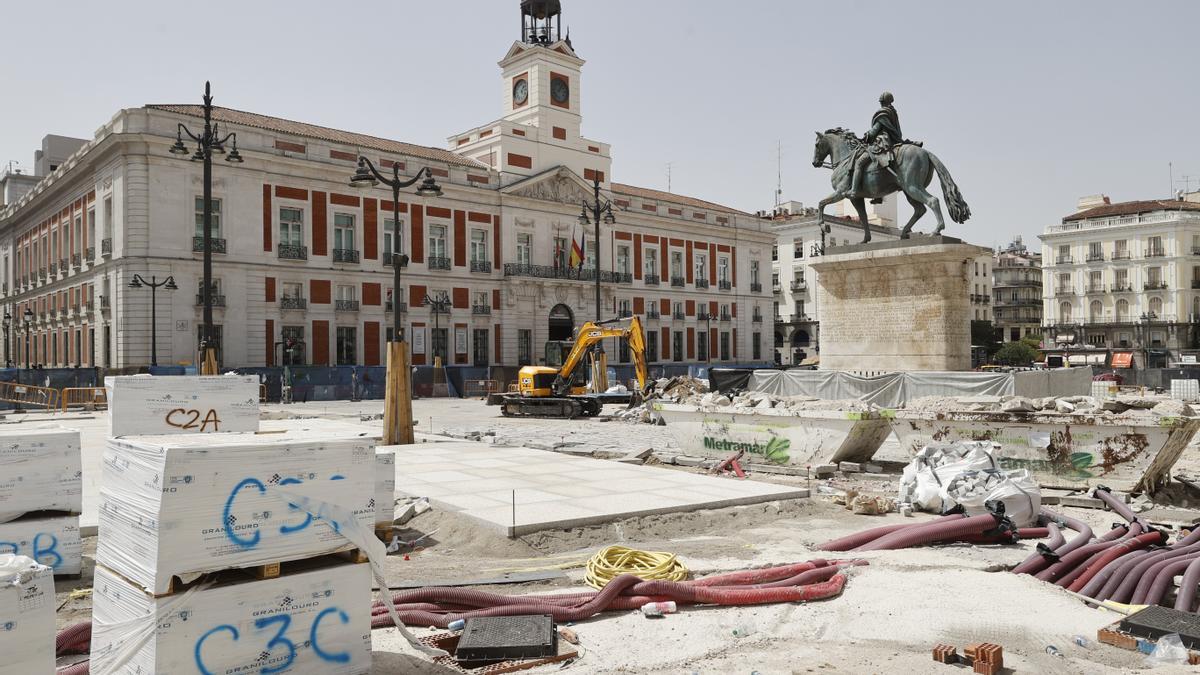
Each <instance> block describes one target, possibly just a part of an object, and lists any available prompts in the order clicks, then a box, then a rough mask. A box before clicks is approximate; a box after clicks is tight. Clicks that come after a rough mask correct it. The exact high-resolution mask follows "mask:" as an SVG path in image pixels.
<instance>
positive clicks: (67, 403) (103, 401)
mask: <svg viewBox="0 0 1200 675" xmlns="http://www.w3.org/2000/svg"><path fill="white" fill-rule="evenodd" d="M59 399H60V400H61V404H60V406H59V409H60V410H62V411H63V412H66V411H67V409H68V408H76V407H79V408H83V409H85V410H107V409H108V392H107V391H105V389H104V387H66V388H64V389H62V391H61V393H60V394H59Z"/></svg>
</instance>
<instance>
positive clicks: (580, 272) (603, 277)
mask: <svg viewBox="0 0 1200 675" xmlns="http://www.w3.org/2000/svg"><path fill="white" fill-rule="evenodd" d="M504 276H506V277H532V278H534V279H571V280H576V281H595V280H596V270H594V269H589V268H583V269H578V268H575V269H572V268H566V267H554V266H551V265H522V264H518V263H505V265H504ZM600 281H602V282H606V283H622V284H628V283H633V275H632V274H629V273H621V272H607V271H603V270H602V271H601V272H600Z"/></svg>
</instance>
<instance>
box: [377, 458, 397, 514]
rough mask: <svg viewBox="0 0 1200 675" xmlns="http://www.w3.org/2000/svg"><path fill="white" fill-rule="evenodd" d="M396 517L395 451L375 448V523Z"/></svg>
mask: <svg viewBox="0 0 1200 675" xmlns="http://www.w3.org/2000/svg"><path fill="white" fill-rule="evenodd" d="M395 519H396V451H395V450H384V449H382V448H376V449H375V525H376V526H384V525H387V526H390V525H391V524H392V521H394V520H395Z"/></svg>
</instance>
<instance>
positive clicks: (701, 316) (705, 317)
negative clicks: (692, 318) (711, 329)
mask: <svg viewBox="0 0 1200 675" xmlns="http://www.w3.org/2000/svg"><path fill="white" fill-rule="evenodd" d="M712 318H713V317H712V315H710V314H709V313H708V312H703V311H701V312H696V320H697V321H712Z"/></svg>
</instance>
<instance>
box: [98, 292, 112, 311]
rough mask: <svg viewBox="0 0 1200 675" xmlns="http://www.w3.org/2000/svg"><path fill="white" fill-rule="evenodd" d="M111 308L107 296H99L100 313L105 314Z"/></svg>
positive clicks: (110, 302)
mask: <svg viewBox="0 0 1200 675" xmlns="http://www.w3.org/2000/svg"><path fill="white" fill-rule="evenodd" d="M111 308H112V301H111V300H109V299H108V296H107V295H102V296H100V311H102V312H105V311H108V310H109V309H111Z"/></svg>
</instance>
